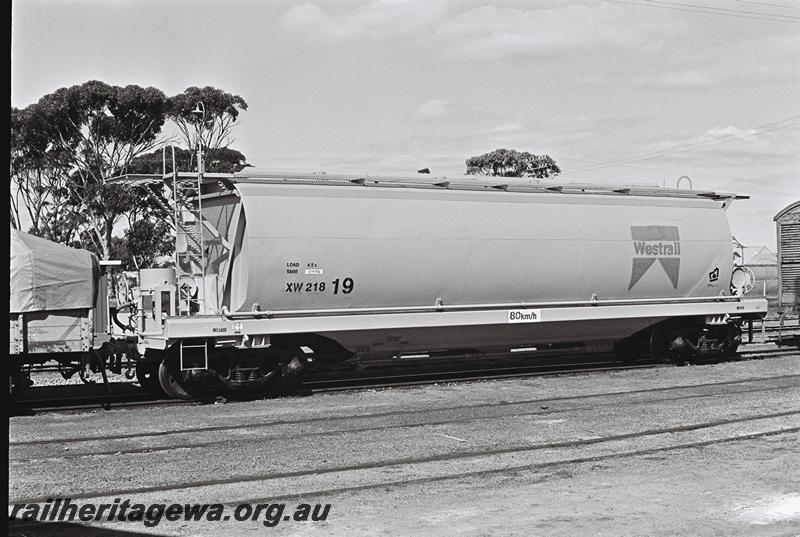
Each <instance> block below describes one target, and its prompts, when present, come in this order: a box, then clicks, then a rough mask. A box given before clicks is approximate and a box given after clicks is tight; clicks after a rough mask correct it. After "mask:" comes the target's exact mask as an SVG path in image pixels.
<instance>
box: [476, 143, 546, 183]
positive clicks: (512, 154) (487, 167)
mask: <svg viewBox="0 0 800 537" xmlns="http://www.w3.org/2000/svg"><path fill="white" fill-rule="evenodd" d="M466 164H467V174H468V175H496V176H502V177H539V178H544V177H552V176H555V175H558V174H559V173H561V169H560V168H559V167H558V166H557V165H556V162H555V161H554V160H553V159H552V158H550V156H549V155H541V156H539V155H533V154H531V153H528V152H527V151H525V152H519V151H515V150H514V149H495V150H494V151H492V152H490V153H484V154H483V155H479V156H477V157H470V158H468V159H467V161H466Z"/></svg>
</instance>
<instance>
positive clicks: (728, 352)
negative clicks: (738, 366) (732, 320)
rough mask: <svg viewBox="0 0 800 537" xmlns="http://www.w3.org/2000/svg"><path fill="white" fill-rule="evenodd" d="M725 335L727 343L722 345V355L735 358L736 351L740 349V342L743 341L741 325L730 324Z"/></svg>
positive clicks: (726, 357)
mask: <svg viewBox="0 0 800 537" xmlns="http://www.w3.org/2000/svg"><path fill="white" fill-rule="evenodd" d="M724 337H725V343H724V344H723V347H722V357H723V358H725V359H732V358H735V357H736V351H738V350H739V344H740V343H741V342H742V329H741V327H740V326H738V325H736V324H729V325H728V326H727V328H726V333H725V335H724Z"/></svg>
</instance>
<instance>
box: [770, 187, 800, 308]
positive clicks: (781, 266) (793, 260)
mask: <svg viewBox="0 0 800 537" xmlns="http://www.w3.org/2000/svg"><path fill="white" fill-rule="evenodd" d="M774 220H775V222H776V224H777V228H778V289H779V296H780V308H781V310H782V311H783V312H784V313H787V314H797V313H800V200H798V201H796V202H794V203H792V204H791V205H789V206H788V207H786V208H785V209H783V210H782V211H780V212H779V213H778V214H776V215H775V219H774Z"/></svg>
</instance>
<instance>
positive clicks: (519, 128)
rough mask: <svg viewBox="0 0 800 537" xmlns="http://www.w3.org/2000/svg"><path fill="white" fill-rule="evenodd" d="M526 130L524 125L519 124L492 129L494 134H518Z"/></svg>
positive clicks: (509, 124)
mask: <svg viewBox="0 0 800 537" xmlns="http://www.w3.org/2000/svg"><path fill="white" fill-rule="evenodd" d="M522 130H525V127H524V126H523V125H520V124H519V123H503V124H502V125H498V126H496V127H495V128H493V129H492V132H517V131H522Z"/></svg>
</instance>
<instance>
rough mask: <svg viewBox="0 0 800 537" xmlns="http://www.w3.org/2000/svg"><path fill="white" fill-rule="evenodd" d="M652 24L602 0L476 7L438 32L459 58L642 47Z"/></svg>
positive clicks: (507, 57)
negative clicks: (597, 0) (526, 6)
mask: <svg viewBox="0 0 800 537" xmlns="http://www.w3.org/2000/svg"><path fill="white" fill-rule="evenodd" d="M652 31H653V24H648V23H647V21H646V20H634V19H633V17H632V16H631V14H630V13H629V12H628V11H626V10H625V9H623V8H620V7H619V6H613V5H610V4H607V3H591V4H568V5H563V4H562V5H559V6H558V7H553V8H546V9H522V8H516V7H498V6H495V5H487V6H481V7H477V8H474V9H471V10H469V11H465V12H463V13H460V14H458V15H457V16H455V17H452V18H450V19H448V20H447V21H443V22H442V24H441V25H440V26H439V28H438V35H439V37H440V38H442V40H444V41H445V42H446V43H447V44H448V50H449V53H450V55H451V56H452V57H454V58H459V59H484V60H513V59H534V58H553V57H556V56H559V55H564V54H582V55H586V54H590V55H591V54H592V49H596V48H597V47H601V48H606V49H607V48H618V49H626V48H629V47H642V46H647V45H648V44H649V43H650V42H651V41H652V39H651V37H649V36H650V35H651V32H652Z"/></svg>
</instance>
